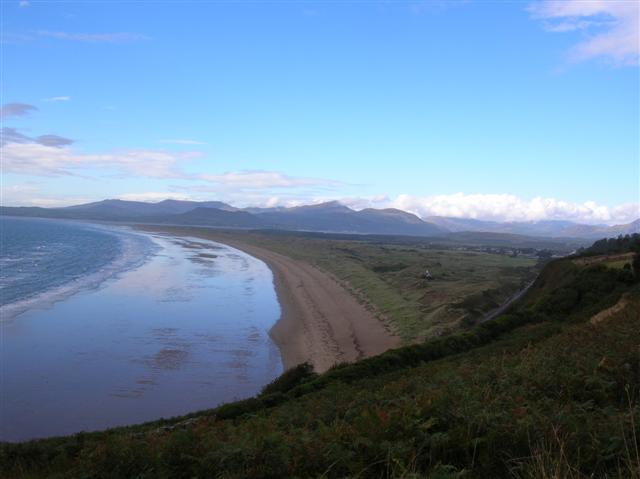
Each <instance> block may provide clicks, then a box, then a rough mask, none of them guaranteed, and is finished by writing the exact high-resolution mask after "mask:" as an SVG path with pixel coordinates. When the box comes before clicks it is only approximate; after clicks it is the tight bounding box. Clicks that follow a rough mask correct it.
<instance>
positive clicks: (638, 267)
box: [631, 253, 640, 281]
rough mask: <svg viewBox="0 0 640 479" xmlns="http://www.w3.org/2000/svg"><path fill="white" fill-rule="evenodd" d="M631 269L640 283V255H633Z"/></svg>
mask: <svg viewBox="0 0 640 479" xmlns="http://www.w3.org/2000/svg"><path fill="white" fill-rule="evenodd" d="M631 268H632V269H633V275H634V276H635V277H636V281H640V253H636V254H634V255H633V261H632V262H631Z"/></svg>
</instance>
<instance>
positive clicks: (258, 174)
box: [198, 171, 340, 189]
mask: <svg viewBox="0 0 640 479" xmlns="http://www.w3.org/2000/svg"><path fill="white" fill-rule="evenodd" d="M198 178H200V179H202V180H205V181H207V182H209V183H217V184H220V185H224V186H227V187H233V188H241V189H271V188H297V187H305V186H306V187H313V186H325V187H326V186H337V185H339V184H340V183H339V182H337V181H332V180H323V179H318V178H300V177H292V176H289V175H285V174H283V173H280V172H277V171H231V172H226V173H222V174H203V175H199V177H198Z"/></svg>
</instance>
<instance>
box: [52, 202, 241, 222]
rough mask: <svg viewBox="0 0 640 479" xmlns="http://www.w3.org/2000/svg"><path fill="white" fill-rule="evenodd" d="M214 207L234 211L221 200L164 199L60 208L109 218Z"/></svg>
mask: <svg viewBox="0 0 640 479" xmlns="http://www.w3.org/2000/svg"><path fill="white" fill-rule="evenodd" d="M200 207H202V208H216V209H220V210H225V211H236V210H237V208H234V207H232V206H230V205H228V204H226V203H222V202H221V201H201V202H199V201H182V200H164V201H160V202H158V203H146V202H142V201H124V200H103V201H98V202H95V203H87V204H83V205H76V206H68V207H66V208H61V209H62V210H66V211H74V212H80V214H83V215H85V217H86V216H93V215H95V216H99V217H105V216H107V217H109V218H127V219H128V218H137V217H141V216H161V215H177V214H181V213H186V212H188V211H191V210H194V209H196V208H200Z"/></svg>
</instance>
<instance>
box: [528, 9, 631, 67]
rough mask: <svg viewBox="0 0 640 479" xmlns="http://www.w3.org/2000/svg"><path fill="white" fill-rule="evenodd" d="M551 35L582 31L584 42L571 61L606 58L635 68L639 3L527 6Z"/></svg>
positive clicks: (576, 47) (579, 45)
mask: <svg viewBox="0 0 640 479" xmlns="http://www.w3.org/2000/svg"><path fill="white" fill-rule="evenodd" d="M529 11H530V12H531V13H532V15H533V17H534V18H536V19H539V20H542V21H544V22H545V23H544V25H545V28H546V29H547V30H549V31H552V32H569V31H576V30H581V31H583V32H585V33H586V39H584V40H583V41H581V42H579V43H578V44H576V45H575V46H574V47H573V49H572V50H571V52H570V56H571V59H572V60H573V61H583V60H589V59H593V58H599V57H602V58H607V59H609V60H612V61H613V62H614V63H616V64H618V65H637V64H638V62H639V56H640V2H637V1H635V0H589V1H585V0H562V1H559V0H544V1H541V2H536V3H534V4H531V5H530V6H529Z"/></svg>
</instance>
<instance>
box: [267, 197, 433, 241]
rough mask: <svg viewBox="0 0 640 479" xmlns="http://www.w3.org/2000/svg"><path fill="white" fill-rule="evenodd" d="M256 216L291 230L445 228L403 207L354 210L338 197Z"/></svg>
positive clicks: (413, 231) (412, 231)
mask: <svg viewBox="0 0 640 479" xmlns="http://www.w3.org/2000/svg"><path fill="white" fill-rule="evenodd" d="M258 216H259V217H260V218H263V219H265V220H267V221H268V222H269V223H271V224H273V225H278V226H280V227H283V228H286V229H294V230H307V231H325V232H333V233H366V234H391V235H394V234H396V235H415V236H432V235H437V234H442V233H445V232H446V231H445V230H443V229H442V228H439V227H437V226H435V225H432V224H429V223H427V222H424V221H422V220H421V219H420V218H418V217H417V216H415V215H412V214H411V213H407V212H405V211H400V210H393V209H387V210H375V209H371V208H369V209H366V210H362V211H355V210H352V209H351V208H349V207H347V206H345V205H343V204H341V203H339V202H337V201H330V202H327V203H321V204H318V205H305V206H297V207H293V208H286V209H284V210H279V211H265V212H262V213H258Z"/></svg>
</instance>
